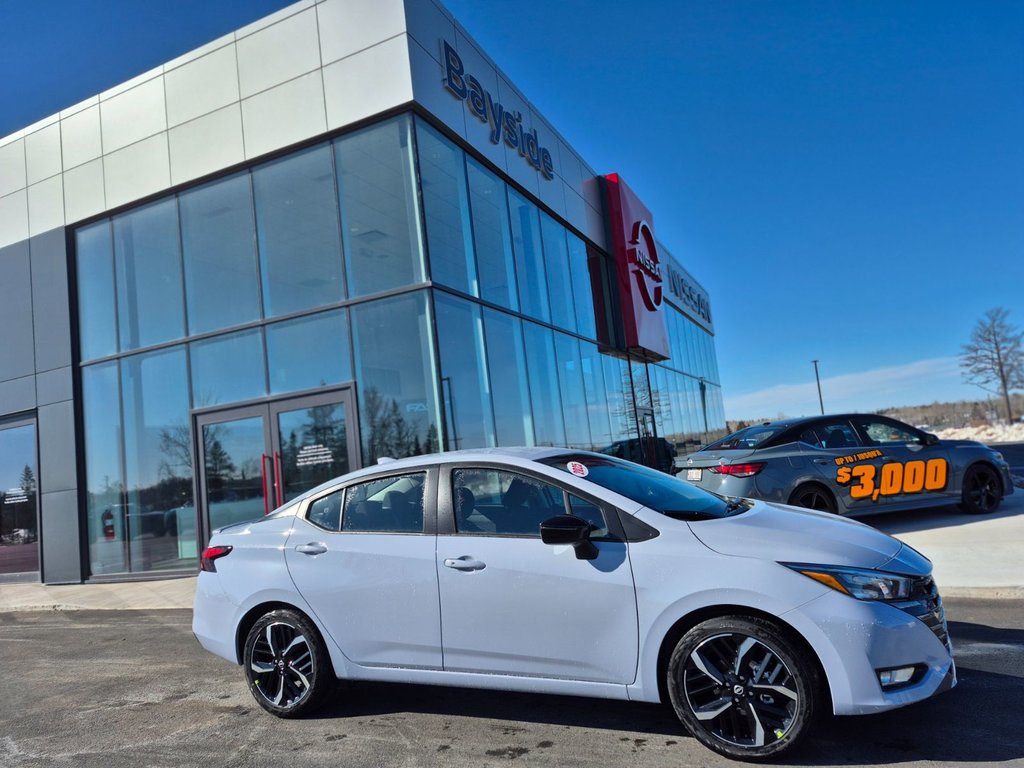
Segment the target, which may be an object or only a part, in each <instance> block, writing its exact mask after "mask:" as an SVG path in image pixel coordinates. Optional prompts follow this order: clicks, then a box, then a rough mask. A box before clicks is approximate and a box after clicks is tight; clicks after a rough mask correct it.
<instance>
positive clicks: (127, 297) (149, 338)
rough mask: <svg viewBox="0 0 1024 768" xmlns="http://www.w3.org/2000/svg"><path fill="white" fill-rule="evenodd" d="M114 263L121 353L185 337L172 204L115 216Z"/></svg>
mask: <svg viewBox="0 0 1024 768" xmlns="http://www.w3.org/2000/svg"><path fill="white" fill-rule="evenodd" d="M114 261H115V264H116V268H117V319H118V325H119V326H120V337H121V350H122V351H124V350H128V349H138V348H139V347H148V346H150V345H152V344H159V343H160V342H162V341H170V340H172V339H180V338H181V337H182V336H184V335H185V318H184V307H183V293H182V281H181V253H180V248H179V239H178V202H177V200H175V199H174V198H173V197H172V198H170V199H168V200H163V201H161V202H158V203H153V204H152V205H147V206H145V207H143V208H139V209H137V210H134V211H131V212H130V213H125V214H122V215H121V216H116V217H115V218H114Z"/></svg>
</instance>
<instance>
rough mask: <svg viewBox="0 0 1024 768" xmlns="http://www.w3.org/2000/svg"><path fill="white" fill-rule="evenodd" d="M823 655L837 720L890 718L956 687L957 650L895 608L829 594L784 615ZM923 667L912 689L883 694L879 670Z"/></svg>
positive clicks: (906, 686) (890, 690)
mask: <svg viewBox="0 0 1024 768" xmlns="http://www.w3.org/2000/svg"><path fill="white" fill-rule="evenodd" d="M782 618H783V619H784V620H786V621H788V622H789V623H790V624H792V625H793V626H794V628H796V629H797V630H798V631H799V632H801V634H803V636H804V637H805V638H806V639H807V640H808V642H810V643H811V645H812V646H813V648H814V650H815V651H816V652H817V654H818V658H819V659H820V661H821V663H822V667H823V669H824V671H825V677H826V678H827V680H828V685H829V689H830V692H831V694H832V709H833V712H834V713H835V714H837V715H865V714H870V713H873V712H884V711H885V710H889V709H895V708H896V707H902V706H906V705H907V704H913V703H915V702H918V701H923V700H924V699H927V698H930V697H932V696H935V695H936V694H938V693H942V692H943V691H946V690H949V689H950V688H952V687H953V686H955V685H956V666H955V665H954V663H953V656H952V651H951V645H947V644H945V643H944V642H943V640H941V639H940V634H942V633H938V634H937V632H936V631H934V630H933V628H930V627H929V626H928V625H926V624H925V623H924V621H922V620H921V619H918V618H916V617H915V616H913V615H911V614H910V613H908V612H906V611H903V610H900V609H899V608H895V607H893V606H892V605H887V604H885V603H881V602H876V601H866V600H856V599H854V598H852V597H848V596H846V595H843V594H840V593H839V592H834V591H832V592H829V593H827V594H824V595H822V596H821V597H819V598H817V599H815V600H812V601H811V602H809V603H806V604H805V605H802V606H800V607H799V608H795V609H793V610H792V611H790V612H788V613H786V614H784V615H783V616H782ZM912 665H921V666H922V667H923V668H924V670H925V671H924V674H923V675H921V676H920V678H919V679H918V680H917V681H916V682H914V683H912V684H910V685H905V686H902V687H899V688H895V689H888V690H883V689H882V687H881V684H880V683H879V682H878V670H881V669H891V668H897V667H905V666H912Z"/></svg>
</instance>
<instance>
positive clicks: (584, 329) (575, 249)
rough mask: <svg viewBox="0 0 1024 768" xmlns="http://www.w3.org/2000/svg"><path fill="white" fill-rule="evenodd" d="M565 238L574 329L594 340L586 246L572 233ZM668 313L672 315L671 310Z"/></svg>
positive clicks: (592, 294) (567, 233) (590, 284)
mask: <svg viewBox="0 0 1024 768" xmlns="http://www.w3.org/2000/svg"><path fill="white" fill-rule="evenodd" d="M565 237H566V241H567V243H568V245H569V272H570V274H571V275H572V292H573V300H574V303H575V305H576V327H577V330H578V331H579V334H580V336H586V337H587V338H588V339H596V338H597V318H596V316H595V314H594V289H593V287H592V282H591V277H590V260H589V258H588V255H587V245H586V243H584V242H583V241H582V240H580V239H579V238H578V237H576V235H574V234H572V232H566V233H565ZM666 309H667V308H666ZM669 312H670V314H671V313H672V312H671V310H669Z"/></svg>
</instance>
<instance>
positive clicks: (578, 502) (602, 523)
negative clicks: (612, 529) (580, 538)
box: [569, 494, 608, 539]
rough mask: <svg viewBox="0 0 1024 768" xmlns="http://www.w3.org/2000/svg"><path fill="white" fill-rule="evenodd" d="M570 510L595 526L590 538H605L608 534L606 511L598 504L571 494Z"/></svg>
mask: <svg viewBox="0 0 1024 768" xmlns="http://www.w3.org/2000/svg"><path fill="white" fill-rule="evenodd" d="M569 512H570V513H571V514H573V515H575V516H576V517H579V518H582V519H583V520H586V521H587V522H588V523H590V524H591V525H592V526H594V527H593V528H592V529H591V531H590V538H592V539H603V538H604V537H606V536H607V535H608V521H607V520H605V518H604V512H603V511H601V508H600V507H599V506H597V505H596V504H591V503H590V502H589V501H586V500H584V499H581V498H579V497H578V496H573V495H571V494H570V495H569Z"/></svg>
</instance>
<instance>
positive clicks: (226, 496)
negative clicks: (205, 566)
mask: <svg viewBox="0 0 1024 768" xmlns="http://www.w3.org/2000/svg"><path fill="white" fill-rule="evenodd" d="M195 421H196V423H195V427H196V429H195V434H196V436H197V440H198V442H199V446H198V449H199V450H198V457H199V462H198V464H199V498H200V504H201V508H202V517H201V519H202V521H203V524H204V526H205V531H204V534H205V535H204V539H203V540H204V541H205V540H208V539H209V534H210V532H211V531H213V530H215V529H217V528H221V527H223V526H225V525H231V524H233V523H240V522H243V521H245V520H252V519H254V518H257V517H260V516H262V515H265V514H267V513H269V512H270V511H271V510H272V509H275V508H277V507H279V506H281V505H282V504H284V503H286V502H288V501H291V500H292V499H294V498H296V497H297V496H299V495H301V494H303V493H305V492H306V491H308V490H309V489H310V488H313V487H315V486H317V485H319V484H320V483H322V482H324V481H326V480H330V479H331V478H332V477H337V476H338V475H343V474H345V473H346V472H350V471H352V470H353V469H356V468H358V466H359V465H360V461H359V440H358V434H359V430H358V428H357V425H356V422H355V404H354V402H353V398H352V394H351V390H341V391H337V392H330V393H325V394H322V395H312V396H309V397H302V398H292V399H289V400H278V401H275V402H272V403H266V404H259V405H247V406H242V407H239V408H231V409H226V410H220V411H205V412H203V413H200V414H197V415H196V417H195Z"/></svg>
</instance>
